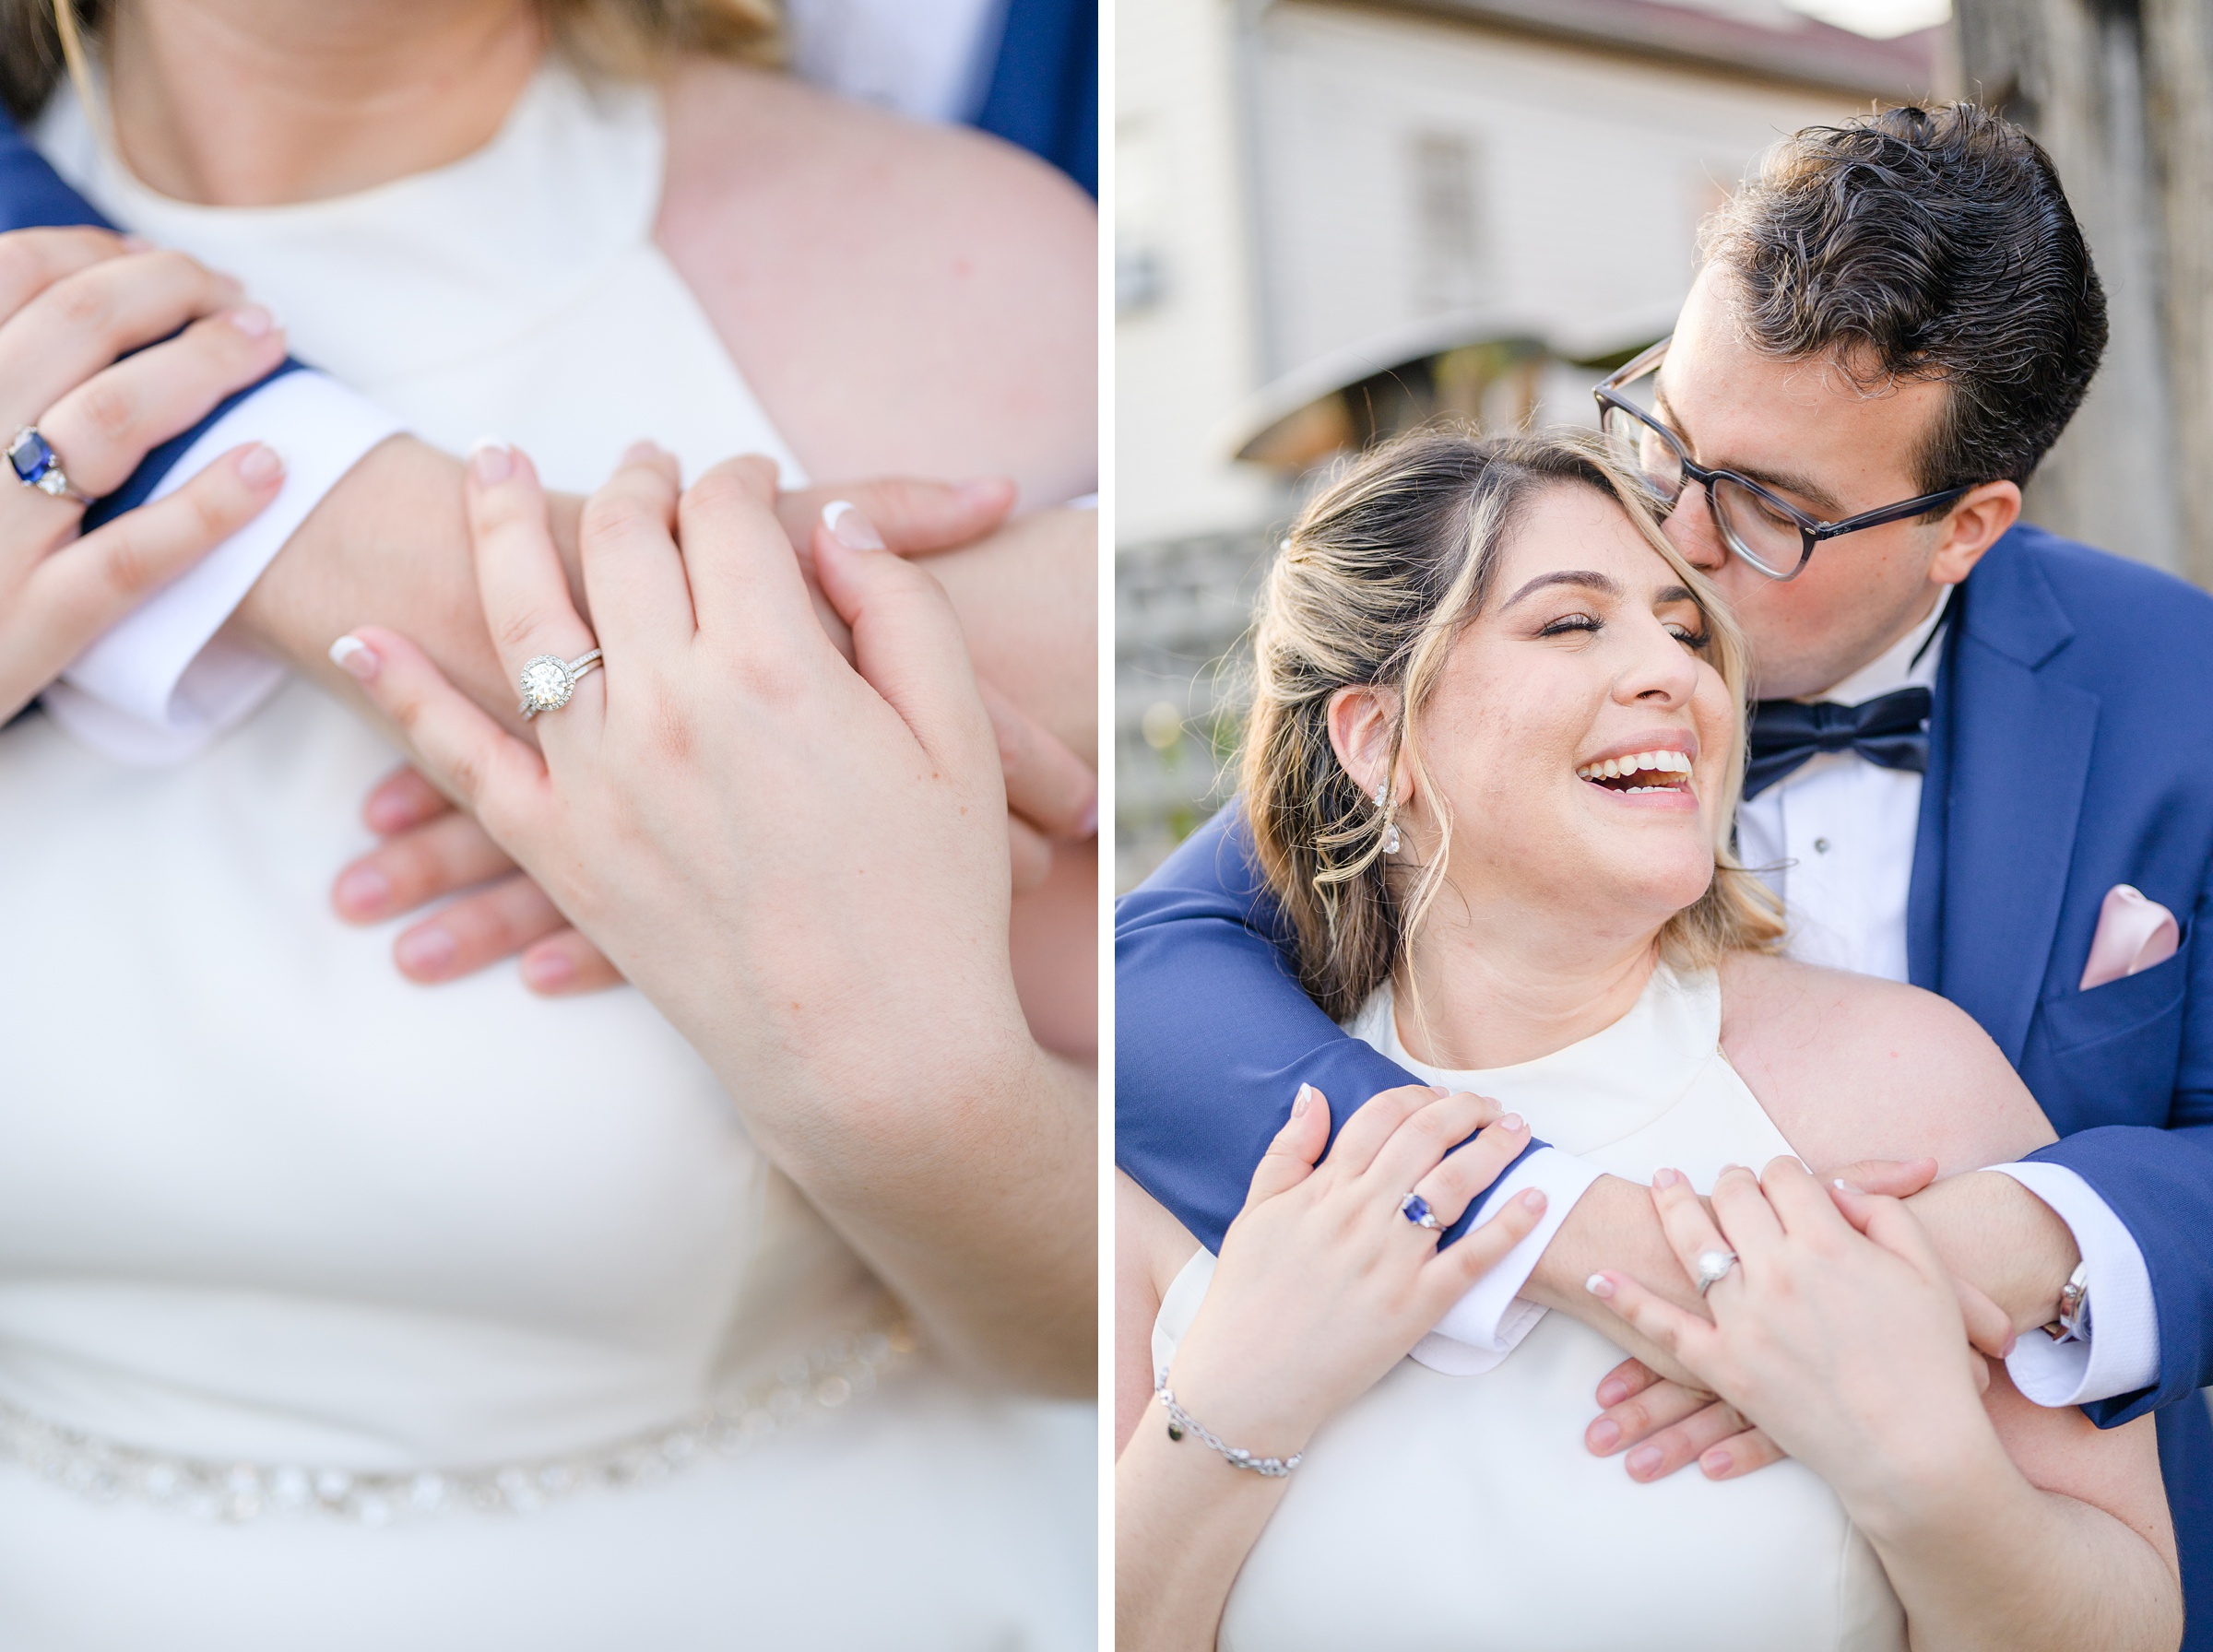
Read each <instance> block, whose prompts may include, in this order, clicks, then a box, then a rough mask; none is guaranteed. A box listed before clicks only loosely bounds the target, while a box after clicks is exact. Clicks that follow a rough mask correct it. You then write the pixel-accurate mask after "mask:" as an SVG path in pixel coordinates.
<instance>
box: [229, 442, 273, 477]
mask: <svg viewBox="0 0 2213 1652" xmlns="http://www.w3.org/2000/svg"><path fill="white" fill-rule="evenodd" d="M283 474H284V460H283V459H282V458H280V457H279V456H278V453H277V450H276V449H275V448H273V447H271V446H270V445H269V444H268V443H266V442H256V443H254V445H253V446H252V447H249V448H248V449H246V451H245V452H244V453H243V454H239V455H238V479H239V480H240V481H242V482H243V483H245V484H246V485H247V486H248V487H250V488H266V487H267V486H268V485H269V483H271V482H273V481H275V480H276V479H277V478H278V477H280V476H282V475H283Z"/></svg>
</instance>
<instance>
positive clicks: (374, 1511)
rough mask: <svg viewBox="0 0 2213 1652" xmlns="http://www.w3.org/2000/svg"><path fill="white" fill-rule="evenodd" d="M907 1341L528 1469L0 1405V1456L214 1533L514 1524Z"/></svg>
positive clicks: (859, 1370)
mask: <svg viewBox="0 0 2213 1652" xmlns="http://www.w3.org/2000/svg"><path fill="white" fill-rule="evenodd" d="M918 1346H919V1342H918V1339H917V1337H916V1334H915V1331H914V1329H913V1327H911V1326H910V1325H909V1324H908V1323H907V1322H906V1320H905V1319H904V1318H901V1317H895V1316H893V1317H887V1318H886V1319H885V1320H884V1321H882V1323H880V1324H878V1325H877V1326H875V1327H872V1328H870V1329H868V1330H864V1331H860V1332H858V1333H856V1334H854V1335H852V1336H848V1337H840V1338H838V1339H836V1340H835V1341H834V1342H830V1343H827V1344H825V1345H824V1346H822V1347H821V1348H818V1349H816V1350H814V1351H812V1352H811V1353H806V1354H799V1355H795V1356H794V1357H793V1358H791V1359H790V1360H787V1361H786V1362H785V1363H784V1364H782V1365H781V1366H779V1367H778V1368H777V1370H776V1374H775V1376H774V1377H772V1378H770V1379H768V1380H767V1381H765V1382H762V1383H757V1384H755V1385H753V1386H751V1387H749V1388H745V1389H742V1390H739V1391H736V1392H733V1393H730V1394H727V1395H724V1396H722V1397H720V1398H717V1399H716V1400H715V1401H714V1402H712V1403H711V1404H708V1405H706V1406H704V1407H702V1408H701V1409H700V1410H697V1411H694V1412H692V1414H691V1415H690V1416H687V1417H683V1418H680V1419H679V1420H678V1421H676V1422H672V1423H669V1424H668V1425H666V1426H664V1427H661V1428H655V1429H647V1430H645V1431H644V1432H642V1433H639V1434H632V1435H630V1436H628V1437H626V1438H624V1439H621V1440H617V1441H614V1442H612V1443H611V1444H609V1445H602V1446H598V1447H597V1448H594V1449H591V1450H587V1451H583V1452H576V1453H571V1454H569V1455H566V1456H562V1457H542V1458H538V1459H535V1460H533V1461H529V1462H517V1463H500V1464H495V1465H491V1466H488V1467H479V1468H473V1469H415V1470H411V1471H408V1472H404V1473H361V1472H358V1471H356V1470H352V1469H330V1468H324V1469H314V1468H308V1467H304V1466H301V1465H296V1464H282V1465H278V1466H274V1467H266V1466H264V1465H261V1464H257V1463H220V1462H214V1461H209V1460H205V1459H199V1458H194V1457H177V1456H174V1455H172V1454H170V1453H167V1452H160V1451H149V1450H147V1449H144V1448H143V1447H140V1446H136V1445H124V1444H123V1443H122V1442H120V1441H116V1440H110V1439H105V1438H102V1437H101V1436H100V1435H97V1434H83V1433H80V1432H78V1431H77V1430H76V1429H71V1428H64V1427H62V1426H61V1425H60V1424H58V1423H54V1422H46V1421H45V1420H43V1419H41V1418H38V1417H34V1416H32V1415H30V1413H29V1412H27V1411H23V1410H18V1408H16V1407H15V1406H12V1405H9V1404H8V1403H7V1402H6V1401H5V1400H0V1461H6V1462H14V1463H19V1464H21V1465H22V1466H23V1467H24V1468H26V1469H30V1470H31V1471H32V1472H33V1473H35V1474H37V1475H39V1476H40V1477H41V1478H42V1479H45V1480H49V1481H53V1483H55V1484H56V1485H59V1486H61V1487H63V1488H64V1489H65V1490H67V1491H71V1492H75V1493H78V1494H79V1495H81V1496H85V1497H89V1498H91V1499H93V1500H94V1501H95V1502H100V1503H113V1502H117V1501H119V1500H125V1499H127V1500H131V1501H135V1502H140V1503H151V1504H160V1505H161V1506H164V1507H168V1508H172V1509H176V1510H178V1511H180V1512H182V1513H184V1514H187V1515H190V1516H193V1517H195V1518H196V1519H201V1520H209V1521H220V1522H224V1523H228V1524H240V1523H243V1522H245V1521H249V1520H256V1519H264V1518H268V1517H271V1516H292V1517H295V1518H297V1517H304V1516H325V1517H329V1518H335V1519H338V1520H345V1521H350V1522H352V1523H354V1524H356V1525H361V1526H389V1525H392V1524H394V1523H395V1522H396V1521H399V1520H403V1519H420V1518H422V1517H424V1516H430V1515H437V1514H445V1513H450V1512H452V1511H454V1510H456V1509H475V1510H478V1511H479V1512H480V1513H484V1514H494V1515H498V1514H510V1515H524V1514H529V1513H532V1512H533V1511H535V1510H538V1509H541V1508H543V1507H545V1506H546V1505H547V1504H550V1503H555V1502H559V1501H561V1500H562V1499H564V1498H568V1497H574V1496H576V1495H579V1494H580V1493H586V1492H592V1491H619V1490H621V1489H624V1488H626V1487H630V1486H638V1485H647V1484H651V1483H652V1482H654V1481H660V1480H666V1479H667V1478H668V1477H669V1476H670V1475H671V1474H676V1473H679V1472H680V1471H682V1470H684V1469H691V1468H695V1467H697V1466H698V1465H699V1464H702V1463H706V1462H712V1461H715V1460H716V1459H718V1458H729V1457H743V1456H744V1455H745V1454H746V1453H747V1452H748V1451H750V1450H751V1449H752V1448H753V1446H755V1445H759V1444H760V1443H761V1442H762V1441H763V1440H765V1439H767V1438H768V1437H769V1436H770V1435H772V1434H784V1433H787V1432H788V1431H789V1430H791V1429H792V1428H794V1427H796V1426H798V1425H799V1424H800V1423H802V1422H806V1421H808V1420H809V1419H810V1418H811V1417H814V1416H817V1415H819V1414H820V1413H822V1412H824V1411H834V1410H839V1409H840V1408H841V1407H843V1406H845V1405H846V1404H848V1403H849V1402H851V1401H852V1400H855V1399H858V1398H860V1397H861V1396H862V1395H864V1394H867V1393H869V1392H870V1390H871V1389H873V1388H874V1387H875V1386H876V1383H877V1381H878V1379H879V1378H880V1377H882V1376H883V1375H885V1373H887V1372H888V1371H890V1370H891V1369H892V1368H893V1366H895V1365H897V1364H899V1363H901V1362H902V1361H904V1360H905V1358H906V1357H907V1356H908V1355H909V1354H911V1353H913V1352H914V1351H915V1350H916V1349H917V1347H918Z"/></svg>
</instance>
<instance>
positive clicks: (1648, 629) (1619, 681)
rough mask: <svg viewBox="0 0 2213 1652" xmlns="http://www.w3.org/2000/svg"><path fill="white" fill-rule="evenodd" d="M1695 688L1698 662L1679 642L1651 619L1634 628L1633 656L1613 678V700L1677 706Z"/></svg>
mask: <svg viewBox="0 0 2213 1652" xmlns="http://www.w3.org/2000/svg"><path fill="white" fill-rule="evenodd" d="M1697 690H1698V661H1697V660H1696V659H1694V658H1693V657H1692V656H1691V653H1690V650H1689V649H1687V648H1686V647H1685V646H1684V645H1683V643H1682V642H1681V640H1680V639H1678V638H1677V637H1676V636H1675V633H1674V632H1673V631H1669V630H1668V629H1667V627H1665V626H1664V625H1662V624H1660V623H1659V622H1658V621H1657V620H1654V621H1653V622H1652V623H1651V625H1649V626H1641V627H1639V628H1638V637H1637V643H1636V655H1635V656H1634V658H1633V659H1631V660H1630V661H1629V662H1628V665H1627V669H1625V670H1624V671H1623V672H1622V673H1621V675H1620V676H1619V677H1618V678H1615V683H1614V698H1615V700H1617V701H1619V702H1621V703H1622V704H1624V705H1645V706H1668V707H1673V706H1677V705H1682V704H1685V703H1686V702H1688V701H1689V699H1690V697H1691V695H1692V694H1693V693H1694V692H1696V691H1697Z"/></svg>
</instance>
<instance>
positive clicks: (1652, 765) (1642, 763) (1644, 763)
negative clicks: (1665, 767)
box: [1637, 751, 1660, 769]
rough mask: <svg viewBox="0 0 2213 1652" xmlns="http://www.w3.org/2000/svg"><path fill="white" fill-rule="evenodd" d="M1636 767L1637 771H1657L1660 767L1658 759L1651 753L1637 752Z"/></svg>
mask: <svg viewBox="0 0 2213 1652" xmlns="http://www.w3.org/2000/svg"><path fill="white" fill-rule="evenodd" d="M1637 766H1638V767H1639V769H1657V768H1658V767H1659V766H1660V759H1659V757H1658V756H1657V755H1655V754H1654V753H1652V752H1650V751H1639V753H1638V754H1637Z"/></svg>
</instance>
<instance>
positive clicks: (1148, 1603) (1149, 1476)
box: [1114, 1408, 1286, 1652]
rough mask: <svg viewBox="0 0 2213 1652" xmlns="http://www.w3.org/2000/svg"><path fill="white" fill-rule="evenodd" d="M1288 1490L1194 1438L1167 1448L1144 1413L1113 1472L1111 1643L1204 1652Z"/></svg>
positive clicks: (1157, 1423)
mask: <svg viewBox="0 0 2213 1652" xmlns="http://www.w3.org/2000/svg"><path fill="white" fill-rule="evenodd" d="M1285 1485H1286V1482H1285V1481H1282V1480H1270V1479H1265V1478H1263V1477H1261V1476H1260V1475H1258V1474H1250V1473H1245V1472H1241V1471H1239V1470H1237V1469H1232V1468H1231V1467H1230V1466H1229V1465H1228V1464H1227V1463H1225V1462H1224V1461H1223V1460H1222V1459H1221V1458H1220V1457H1216V1456H1215V1455H1214V1454H1213V1452H1212V1451H1209V1450H1207V1449H1206V1448H1205V1447H1204V1446H1203V1445H1200V1444H1199V1443H1198V1442H1197V1441H1194V1440H1189V1439H1186V1440H1183V1441H1181V1442H1170V1441H1169V1439H1168V1438H1167V1435H1166V1430H1165V1427H1164V1426H1163V1423H1162V1421H1161V1413H1160V1411H1159V1410H1158V1409H1157V1408H1150V1409H1148V1410H1147V1412H1146V1414H1145V1418H1144V1420H1143V1421H1142V1422H1141V1423H1139V1425H1138V1428H1137V1432H1136V1433H1135V1434H1132V1435H1131V1436H1130V1444H1129V1445H1127V1446H1125V1447H1124V1448H1123V1451H1122V1455H1121V1458H1120V1460H1119V1461H1118V1462H1117V1463H1116V1465H1115V1471H1114V1532H1115V1550H1114V1622H1115V1644H1116V1645H1117V1646H1120V1647H1123V1648H1126V1649H1127V1652H1211V1648H1212V1647H1213V1645H1214V1640H1215V1637H1216V1635H1217V1634H1218V1633H1219V1631H1220V1628H1221V1623H1222V1609H1223V1607H1224V1605H1225V1603H1226V1602H1227V1600H1228V1599H1229V1590H1230V1586H1231V1585H1232V1584H1234V1583H1236V1582H1237V1571H1238V1569H1239V1568H1240V1567H1241V1566H1243V1565H1244V1563H1245V1557H1246V1556H1247V1555H1248V1554H1249V1553H1250V1552H1252V1546H1253V1544H1254V1543H1255V1542H1257V1541H1259V1540H1260V1529H1261V1528H1263V1527H1265V1526H1266V1525H1267V1524H1268V1518H1269V1516H1271V1515H1272V1514H1273V1513H1274V1512H1275V1505H1276V1504H1278V1503H1280V1502H1281V1501H1282V1500H1283V1495H1284V1489H1285Z"/></svg>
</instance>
